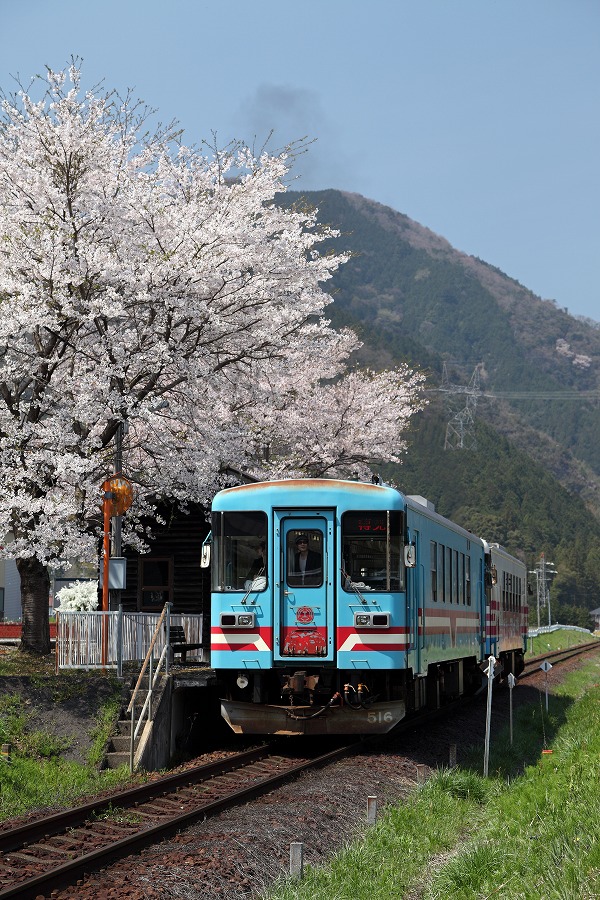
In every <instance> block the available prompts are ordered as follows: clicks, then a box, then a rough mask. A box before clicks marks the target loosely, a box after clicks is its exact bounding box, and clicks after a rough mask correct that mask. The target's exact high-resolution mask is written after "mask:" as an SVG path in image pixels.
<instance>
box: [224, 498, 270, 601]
mask: <svg viewBox="0 0 600 900" xmlns="http://www.w3.org/2000/svg"><path fill="white" fill-rule="evenodd" d="M212 534H213V550H212V559H211V578H212V589H213V591H242V590H245V585H246V583H247V582H248V581H249V580H250V581H252V580H256V581H257V580H258V578H261V579H262V578H264V581H261V582H259V583H260V585H261V590H264V589H265V588H266V586H267V570H268V546H267V545H266V537H267V514H266V513H264V512H214V513H213V517H212Z"/></svg>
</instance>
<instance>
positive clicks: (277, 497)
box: [212, 478, 405, 511]
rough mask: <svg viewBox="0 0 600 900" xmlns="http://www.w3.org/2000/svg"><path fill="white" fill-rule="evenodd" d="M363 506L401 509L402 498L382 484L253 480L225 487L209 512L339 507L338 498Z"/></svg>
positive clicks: (307, 480) (302, 479)
mask: <svg viewBox="0 0 600 900" xmlns="http://www.w3.org/2000/svg"><path fill="white" fill-rule="evenodd" d="M344 497H345V498H346V499H347V500H348V501H350V500H351V501H352V502H355V503H358V502H360V503H362V504H366V505H368V506H369V507H373V508H375V509H402V508H403V507H404V503H405V498H404V495H403V494H401V493H400V491H398V490H396V488H392V487H390V486H389V485H385V484H373V483H371V482H364V481H343V480H341V479H334V478H290V479H282V480H280V481H257V482H255V483H253V484H240V485H237V486H236V487H230V488H225V489H224V490H222V491H219V493H218V494H216V495H215V497H214V498H213V503H212V508H213V510H216V511H218V510H220V509H233V508H234V505H235V506H238V508H240V506H241V507H243V508H244V509H248V510H250V509H252V508H256V504H257V503H258V502H259V499H260V505H261V506H262V505H263V504H264V502H265V501H267V502H268V503H269V504H270V505H272V506H281V507H285V506H286V505H290V506H324V507H325V506H328V507H334V506H338V505H339V504H340V499H341V498H344Z"/></svg>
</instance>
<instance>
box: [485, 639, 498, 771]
mask: <svg viewBox="0 0 600 900" xmlns="http://www.w3.org/2000/svg"><path fill="white" fill-rule="evenodd" d="M495 666H496V657H495V656H490V658H489V659H488V667H487V669H485V674H486V675H487V677H488V693H487V713H486V717H485V751H484V754H483V776H484V778H487V775H488V766H489V762H490V726H491V722H492V685H493V683H494V668H495Z"/></svg>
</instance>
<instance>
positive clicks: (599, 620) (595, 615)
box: [590, 606, 600, 631]
mask: <svg viewBox="0 0 600 900" xmlns="http://www.w3.org/2000/svg"><path fill="white" fill-rule="evenodd" d="M590 617H591V618H592V619H593V620H594V627H593V629H592V630H593V631H600V606H599V607H598V609H591V610H590Z"/></svg>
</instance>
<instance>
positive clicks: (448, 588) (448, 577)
mask: <svg viewBox="0 0 600 900" xmlns="http://www.w3.org/2000/svg"><path fill="white" fill-rule="evenodd" d="M446 600H447V601H448V603H452V600H453V597H452V547H446Z"/></svg>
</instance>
